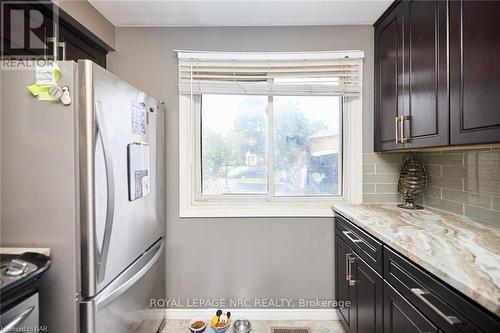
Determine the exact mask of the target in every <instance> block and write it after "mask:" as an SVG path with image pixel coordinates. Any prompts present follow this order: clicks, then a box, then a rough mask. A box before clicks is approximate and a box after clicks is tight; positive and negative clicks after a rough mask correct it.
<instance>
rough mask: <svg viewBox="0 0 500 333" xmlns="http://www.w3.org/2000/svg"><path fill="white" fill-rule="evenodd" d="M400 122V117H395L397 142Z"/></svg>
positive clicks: (397, 140)
mask: <svg viewBox="0 0 500 333" xmlns="http://www.w3.org/2000/svg"><path fill="white" fill-rule="evenodd" d="M398 123H399V117H395V118H394V127H395V130H396V143H399V135H398V127H399V126H398Z"/></svg>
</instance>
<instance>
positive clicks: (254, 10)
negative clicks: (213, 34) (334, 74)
mask: <svg viewBox="0 0 500 333" xmlns="http://www.w3.org/2000/svg"><path fill="white" fill-rule="evenodd" d="M90 2H91V3H92V4H93V5H94V7H96V8H97V9H98V10H99V11H100V12H101V13H102V14H103V15H104V16H105V17H106V18H107V19H108V20H109V21H110V22H111V23H113V24H114V25H115V26H119V27H140V26H142V27H144V26H203V27H204V26H301V25H345V24H373V23H374V22H375V20H376V19H377V18H378V17H379V16H380V15H381V14H382V13H383V11H384V10H385V9H386V8H387V7H389V5H390V4H391V3H392V0H323V1H317V0H309V1H307V0H302V1H289V0H281V1H279V0H278V1H277V0H274V1H264V0H253V1H251V0H225V1H212V0H197V1H193V0H180V1H179V0H177V1H171V0H163V1H160V0H156V1H141V0H90Z"/></svg>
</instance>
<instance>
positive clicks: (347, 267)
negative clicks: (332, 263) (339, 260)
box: [345, 253, 350, 282]
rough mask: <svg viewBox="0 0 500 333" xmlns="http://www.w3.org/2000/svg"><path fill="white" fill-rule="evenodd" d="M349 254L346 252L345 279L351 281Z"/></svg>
mask: <svg viewBox="0 0 500 333" xmlns="http://www.w3.org/2000/svg"><path fill="white" fill-rule="evenodd" d="M349 255H350V253H346V254H345V279H346V281H347V282H349V276H350V275H349V274H350V273H349Z"/></svg>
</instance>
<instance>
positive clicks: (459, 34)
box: [449, 0, 500, 145]
mask: <svg viewBox="0 0 500 333" xmlns="http://www.w3.org/2000/svg"><path fill="white" fill-rule="evenodd" d="M449 6H450V93H451V95H450V103H451V105H450V106H451V109H450V111H451V114H450V120H451V126H450V130H451V144H452V145H456V144H479V143H489V142H500V93H499V92H500V56H499V55H500V34H499V33H498V24H499V20H500V2H499V1H458V0H457V1H450V5H449Z"/></svg>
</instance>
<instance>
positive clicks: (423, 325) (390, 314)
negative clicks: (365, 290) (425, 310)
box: [384, 281, 439, 333]
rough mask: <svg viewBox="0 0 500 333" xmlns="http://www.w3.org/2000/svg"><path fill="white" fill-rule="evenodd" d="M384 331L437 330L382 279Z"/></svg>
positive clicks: (412, 332)
mask: <svg viewBox="0 0 500 333" xmlns="http://www.w3.org/2000/svg"><path fill="white" fill-rule="evenodd" d="M384 332H385V333H400V332H405V333H424V332H426V333H430V332H439V330H438V328H437V327H436V326H434V324H432V323H431V322H430V321H429V320H428V319H427V318H426V317H424V316H423V315H422V314H421V313H420V312H419V311H418V310H417V309H416V308H415V307H414V306H413V305H411V304H410V303H409V302H408V301H407V300H406V299H405V298H403V296H401V294H399V293H398V292H397V291H396V290H395V289H394V288H392V287H391V285H390V284H388V283H387V282H385V281H384Z"/></svg>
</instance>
